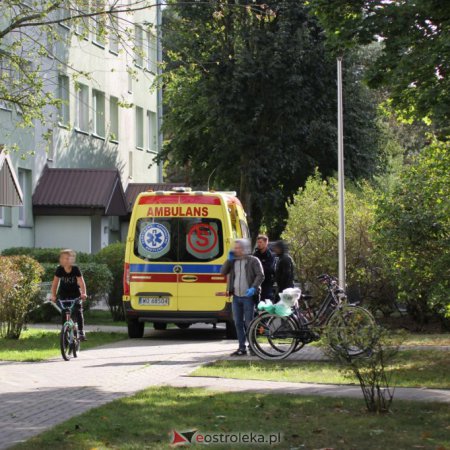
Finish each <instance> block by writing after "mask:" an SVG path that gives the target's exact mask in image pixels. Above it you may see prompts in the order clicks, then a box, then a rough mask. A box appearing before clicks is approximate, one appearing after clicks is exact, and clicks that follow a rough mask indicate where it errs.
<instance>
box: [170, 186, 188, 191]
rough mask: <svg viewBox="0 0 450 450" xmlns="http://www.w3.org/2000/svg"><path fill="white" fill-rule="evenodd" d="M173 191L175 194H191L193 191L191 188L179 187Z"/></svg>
mask: <svg viewBox="0 0 450 450" xmlns="http://www.w3.org/2000/svg"><path fill="white" fill-rule="evenodd" d="M172 191H173V192H191V191H192V189H191V188H190V187H181V186H177V187H173V188H172Z"/></svg>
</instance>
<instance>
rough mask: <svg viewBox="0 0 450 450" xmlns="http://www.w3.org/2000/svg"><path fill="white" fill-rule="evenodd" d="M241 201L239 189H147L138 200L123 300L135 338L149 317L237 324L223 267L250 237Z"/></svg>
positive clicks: (156, 322)
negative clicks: (238, 240) (241, 240)
mask: <svg viewBox="0 0 450 450" xmlns="http://www.w3.org/2000/svg"><path fill="white" fill-rule="evenodd" d="M248 237H249V231H248V226H247V221H246V218H245V212H244V209H243V208H242V205H241V202H240V201H239V199H238V198H237V197H236V194H235V193H233V192H192V191H191V190H190V189H189V188H175V189H174V190H173V191H161V192H143V193H141V194H140V195H139V196H138V197H137V199H136V202H135V205H134V207H133V212H132V214H131V220H130V227H129V231H128V237H127V242H126V251H125V267H124V296H123V304H124V310H125V315H126V319H127V323H128V335H129V337H130V338H140V337H142V336H143V334H144V326H145V322H152V323H153V326H154V327H155V329H158V330H163V329H165V328H166V327H167V324H168V323H175V324H176V325H177V326H178V327H180V328H188V327H189V326H190V325H191V324H193V323H196V322H203V323H212V324H215V323H218V322H225V323H226V327H227V335H228V336H229V337H233V335H234V332H235V331H234V324H233V319H232V313H231V303H230V299H229V298H228V297H227V295H226V277H224V276H222V275H221V274H220V268H221V266H222V264H223V263H224V262H225V260H226V259H227V256H228V252H229V250H230V249H231V245H232V243H233V240H234V239H236V238H248Z"/></svg>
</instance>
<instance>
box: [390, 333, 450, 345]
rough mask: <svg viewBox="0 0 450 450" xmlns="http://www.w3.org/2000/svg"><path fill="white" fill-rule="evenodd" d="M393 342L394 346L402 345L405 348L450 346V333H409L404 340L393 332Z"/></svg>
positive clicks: (399, 334)
mask: <svg viewBox="0 0 450 450" xmlns="http://www.w3.org/2000/svg"><path fill="white" fill-rule="evenodd" d="M403 339H404V340H403ZM392 341H393V343H394V344H399V343H400V344H401V345H405V346H414V345H424V346H426V345H450V333H436V334H426V333H407V334H406V335H405V336H404V338H403V337H402V334H401V333H397V336H396V333H395V332H393V334H392Z"/></svg>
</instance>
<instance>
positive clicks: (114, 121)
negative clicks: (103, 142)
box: [109, 97, 119, 142]
mask: <svg viewBox="0 0 450 450" xmlns="http://www.w3.org/2000/svg"><path fill="white" fill-rule="evenodd" d="M109 122H110V124H109V132H110V139H111V141H114V142H117V141H118V140H119V99H118V98H117V97H110V98H109Z"/></svg>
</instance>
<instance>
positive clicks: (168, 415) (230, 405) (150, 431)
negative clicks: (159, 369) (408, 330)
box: [14, 387, 450, 450]
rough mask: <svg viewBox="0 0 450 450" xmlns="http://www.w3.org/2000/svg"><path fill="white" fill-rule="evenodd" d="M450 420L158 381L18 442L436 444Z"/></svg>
mask: <svg viewBox="0 0 450 450" xmlns="http://www.w3.org/2000/svg"><path fill="white" fill-rule="evenodd" d="M449 423H450V415H449V408H448V405H446V404H437V403H415V402H405V401H397V402H396V401H394V403H393V407H392V412H391V413H389V414H386V415H376V414H369V413H367V412H366V411H365V409H364V406H363V401H362V400H357V399H336V398H334V399H333V398H326V397H304V396H293V395H278V396H275V395H268V394H250V393H239V394H237V393H213V392H211V391H207V390H200V389H186V388H170V387H157V388H150V389H147V390H145V391H143V392H141V393H139V394H137V395H135V396H133V397H129V398H124V399H121V400H116V401H114V402H112V403H109V404H107V405H104V406H102V407H99V408H96V409H93V410H91V411H89V412H87V413H85V414H83V415H81V416H78V417H75V418H73V419H71V420H69V421H67V422H64V423H62V424H61V425H58V426H56V427H55V428H53V429H51V430H49V431H47V432H45V433H43V434H41V435H40V436H38V437H36V438H33V439H31V440H29V441H27V442H25V443H23V444H20V445H18V446H16V447H14V448H15V449H17V450H19V449H21V450H26V449H39V450H47V449H48V450H50V449H51V450H58V449H61V450H62V449H64V450H88V449H98V450H100V449H101V450H103V449H121V450H131V449H136V450H138V449H169V448H171V447H170V446H169V442H170V435H171V431H172V430H174V429H175V430H178V431H181V432H183V431H188V430H199V431H200V432H209V433H226V432H239V431H242V432H246V431H253V432H260V433H266V434H267V433H278V432H281V433H282V436H283V438H282V439H283V440H282V442H281V444H280V445H277V446H275V447H276V448H281V449H302V450H303V449H305V450H308V449H319V448H330V449H331V448H333V449H336V450H337V449H345V450H351V449H355V450H379V449H381V448H382V449H383V450H391V449H392V450H398V449H413V448H420V449H429V450H436V449H445V448H449V447H448V446H450V428H449ZM197 448H198V447H197ZM200 448H201V447H200ZM213 448H217V449H225V448H226V449H237V448H259V446H257V445H255V444H253V445H247V446H244V445H242V444H239V445H237V444H234V445H233V444H228V445H214V446H213ZM261 448H267V446H261Z"/></svg>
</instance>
